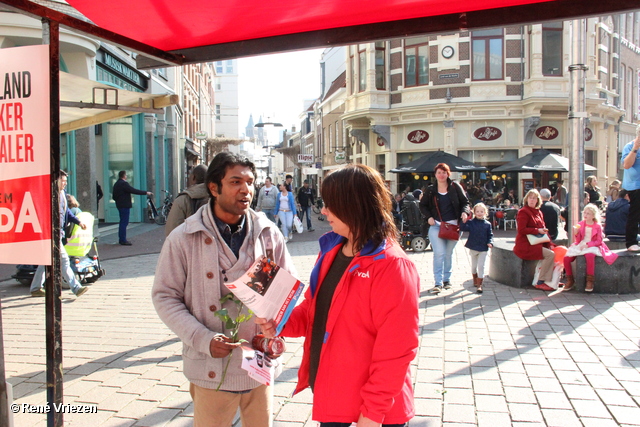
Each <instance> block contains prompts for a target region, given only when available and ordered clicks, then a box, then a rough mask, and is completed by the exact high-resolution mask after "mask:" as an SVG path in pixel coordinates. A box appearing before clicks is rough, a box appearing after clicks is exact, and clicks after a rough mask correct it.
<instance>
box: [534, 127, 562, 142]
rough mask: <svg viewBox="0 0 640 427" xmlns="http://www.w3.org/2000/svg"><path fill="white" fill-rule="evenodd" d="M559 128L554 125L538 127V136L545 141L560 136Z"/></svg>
mask: <svg viewBox="0 0 640 427" xmlns="http://www.w3.org/2000/svg"><path fill="white" fill-rule="evenodd" d="M558 133H559V132H558V129H556V128H554V127H553V126H540V127H539V128H538V129H536V136H537V137H538V138H540V139H544V140H545V141H550V140H552V139H555V138H556V137H557V136H558Z"/></svg>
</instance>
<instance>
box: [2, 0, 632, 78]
mask: <svg viewBox="0 0 640 427" xmlns="http://www.w3.org/2000/svg"><path fill="white" fill-rule="evenodd" d="M2 1H3V2H5V3H7V4H11V3H20V1H18V0H2ZM68 3H69V4H70V5H71V6H73V7H74V8H76V9H77V10H78V11H79V12H81V13H82V14H83V15H84V16H86V17H87V18H89V19H90V20H91V21H93V22H94V23H95V24H96V25H97V26H98V27H100V28H103V29H106V30H108V31H111V32H114V33H116V34H120V35H123V36H125V37H128V38H129V39H132V40H135V41H138V42H141V43H144V44H146V45H149V46H152V47H154V48H157V49H160V50H162V51H165V52H170V53H172V54H175V55H176V56H178V57H180V58H182V63H183V64H188V63H196V62H206V61H216V60H222V59H229V58H237V57H241V56H250V55H260V54H265V53H272V52H282V51H292V50H300V49H307V48H313V47H328V46H338V45H346V44H350V43H358V42H367V41H375V40H384V39H388V38H392V37H409V36H411V35H418V34H439V33H440V34H441V33H444V32H447V31H457V30H465V29H474V28H490V27H496V26H503V25H513V24H524V23H535V22H542V21H549V20H561V19H567V18H572V17H576V16H597V15H604V14H607V13H611V12H616V11H618V12H619V11H625V10H633V9H637V8H638V2H637V0H617V1H615V2H605V1H601V0H483V1H473V0H460V1H457V2H452V1H448V0H346V1H345V0H312V1H311V0H308V1H303V0H283V1H279V2H275V3H274V2H265V1H257V0H242V1H240V0H219V1H215V2H213V1H210V0H172V1H167V0H137V1H130V0H100V1H96V0H68ZM162 66H166V63H165V64H163V63H162V62H159V61H156V60H152V59H150V58H146V57H143V56H140V57H138V67H139V68H153V67H162Z"/></svg>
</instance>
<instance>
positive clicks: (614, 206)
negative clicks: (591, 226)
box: [604, 189, 629, 242]
mask: <svg viewBox="0 0 640 427" xmlns="http://www.w3.org/2000/svg"><path fill="white" fill-rule="evenodd" d="M606 215H607V216H606V221H605V224H604V234H605V236H606V237H607V238H608V239H609V240H611V241H622V242H624V241H625V228H626V226H627V217H628V216H629V194H627V190H625V189H622V190H620V192H619V193H618V198H617V199H616V200H614V201H613V202H611V203H609V204H608V205H607V214H606Z"/></svg>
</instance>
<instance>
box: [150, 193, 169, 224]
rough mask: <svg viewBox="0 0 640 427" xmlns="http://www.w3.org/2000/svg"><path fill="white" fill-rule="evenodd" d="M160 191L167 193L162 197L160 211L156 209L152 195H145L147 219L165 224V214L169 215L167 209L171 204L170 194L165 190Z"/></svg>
mask: <svg viewBox="0 0 640 427" xmlns="http://www.w3.org/2000/svg"><path fill="white" fill-rule="evenodd" d="M162 191H164V192H165V193H167V195H166V196H165V198H164V202H163V204H162V207H161V208H160V211H158V209H157V208H156V204H155V203H154V202H153V195H151V196H147V219H148V220H149V222H155V223H156V224H158V225H164V224H166V222H167V216H168V215H169V211H170V210H171V206H172V204H173V203H172V197H171V194H170V193H169V192H168V191H166V190H162Z"/></svg>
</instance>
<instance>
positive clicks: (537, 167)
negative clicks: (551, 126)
mask: <svg viewBox="0 0 640 427" xmlns="http://www.w3.org/2000/svg"><path fill="white" fill-rule="evenodd" d="M584 170H585V171H594V170H596V168H594V167H593V166H591V165H587V164H585V165H584ZM491 172H569V159H567V158H566V157H563V156H561V155H559V154H556V153H552V152H551V151H548V150H537V151H534V152H533V153H530V154H527V155H526V156H524V157H520V158H519V159H515V160H513V161H511V162H509V163H505V164H504V165H502V166H498V167H497V168H495V169H493V170H492V171H491Z"/></svg>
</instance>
